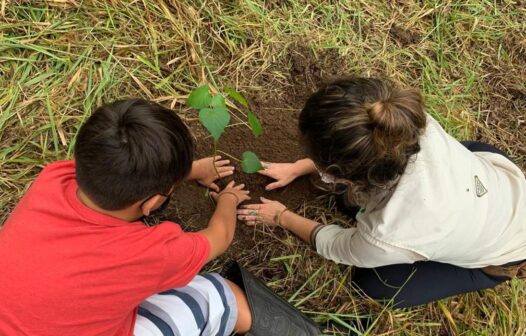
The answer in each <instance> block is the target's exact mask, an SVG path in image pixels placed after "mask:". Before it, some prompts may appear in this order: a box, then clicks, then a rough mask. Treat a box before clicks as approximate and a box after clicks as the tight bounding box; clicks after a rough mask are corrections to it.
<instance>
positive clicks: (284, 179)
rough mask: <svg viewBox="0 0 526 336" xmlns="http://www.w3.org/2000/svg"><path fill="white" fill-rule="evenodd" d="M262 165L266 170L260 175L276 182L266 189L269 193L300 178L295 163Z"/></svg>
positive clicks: (267, 163) (260, 172)
mask: <svg viewBox="0 0 526 336" xmlns="http://www.w3.org/2000/svg"><path fill="white" fill-rule="evenodd" d="M261 164H262V165H263V168H264V169H263V170H260V171H258V173H259V174H261V175H265V176H268V177H270V178H273V179H274V180H276V182H273V183H270V184H268V185H267V186H266V187H265V189H266V190H267V191H270V190H274V189H277V188H282V187H284V186H286V185H288V184H290V183H291V182H292V181H294V180H295V179H296V178H297V177H299V176H300V174H299V172H298V170H297V169H296V164H295V163H273V162H261Z"/></svg>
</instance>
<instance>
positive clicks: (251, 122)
mask: <svg viewBox="0 0 526 336" xmlns="http://www.w3.org/2000/svg"><path fill="white" fill-rule="evenodd" d="M225 93H226V96H225V95H223V94H215V95H212V94H210V88H209V86H208V85H207V84H205V85H202V86H199V87H198V88H196V89H195V90H193V91H192V92H191V93H190V95H189V96H188V99H187V101H186V104H187V105H188V106H190V107H192V108H194V109H196V110H199V121H200V122H201V124H203V126H204V127H205V128H206V129H207V130H208V132H210V135H211V136H212V138H213V139H214V156H215V155H216V154H217V152H220V153H223V154H225V155H227V156H229V157H230V158H232V159H234V160H236V161H238V162H240V163H241V168H242V169H243V171H244V172H245V173H248V174H252V173H255V172H257V171H259V170H261V169H263V166H262V165H261V161H260V160H259V158H258V157H257V155H256V154H255V153H254V152H251V151H246V152H244V153H243V154H242V157H241V160H240V159H238V158H236V157H234V156H232V155H230V154H228V153H225V152H223V151H219V150H218V149H217V143H218V142H219V138H220V137H221V135H222V134H223V132H224V131H225V128H226V127H227V126H228V124H229V123H230V112H229V111H228V108H227V106H226V103H225V98H231V99H233V100H234V101H236V102H238V103H239V104H240V105H241V106H243V107H244V108H245V109H246V110H247V113H246V116H247V119H248V120H247V123H248V126H249V127H250V129H251V130H252V134H253V135H254V137H256V138H258V137H259V136H261V134H263V127H262V126H261V123H260V122H259V120H258V118H257V116H256V115H255V114H254V113H253V112H252V111H250V107H249V105H248V102H247V100H246V99H245V97H243V95H241V94H240V93H239V92H237V91H236V90H234V89H233V88H230V87H225Z"/></svg>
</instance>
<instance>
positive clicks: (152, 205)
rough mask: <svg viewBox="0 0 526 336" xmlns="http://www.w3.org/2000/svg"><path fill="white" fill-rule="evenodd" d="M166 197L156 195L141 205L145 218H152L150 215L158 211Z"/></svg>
mask: <svg viewBox="0 0 526 336" xmlns="http://www.w3.org/2000/svg"><path fill="white" fill-rule="evenodd" d="M164 199H165V197H164V196H162V195H154V196H152V197H150V198H149V199H147V200H146V201H145V202H143V203H142V204H141V212H142V214H143V216H150V214H151V213H152V212H153V211H154V210H155V209H157V208H158V207H159V206H161V204H162V203H163V202H164Z"/></svg>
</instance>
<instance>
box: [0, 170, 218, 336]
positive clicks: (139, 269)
mask: <svg viewBox="0 0 526 336" xmlns="http://www.w3.org/2000/svg"><path fill="white" fill-rule="evenodd" d="M76 192H77V183H76V179H75V164H74V162H73V161H60V162H55V163H53V164H50V165H48V166H47V167H46V168H45V169H44V170H43V171H42V173H41V174H40V176H39V177H38V178H37V179H36V180H35V181H34V182H33V185H32V186H31V188H30V189H29V191H28V192H27V193H26V194H25V196H24V197H23V198H22V200H21V201H20V203H19V204H18V205H17V207H16V208H15V209H14V210H13V213H12V214H11V215H10V217H9V218H8V220H7V221H6V223H5V225H4V228H3V229H2V230H0V335H3V336H4V335H5V336H22V335H32V336H33V335H39V336H68V335H75V336H79V335H82V336H88V335H97V336H104V335H107V336H117V335H118V336H121V335H126V336H128V335H132V334H133V327H134V323H135V318H136V310H137V305H138V304H139V303H141V302H142V301H143V300H144V299H146V298H147V297H149V296H151V295H153V294H155V293H157V292H160V291H164V290H167V289H169V288H175V287H181V286H184V285H186V284H187V283H188V282H190V281H191V280H192V278H193V277H194V276H195V275H196V274H197V273H198V272H199V270H200V269H201V267H202V266H203V265H204V263H205V262H206V259H207V257H208V255H209V252H210V244H209V242H208V240H207V238H206V237H205V236H203V235H201V234H198V233H185V232H183V231H182V229H181V228H180V227H179V225H177V224H175V223H172V222H164V223H162V224H160V225H157V226H154V227H147V226H145V225H144V224H142V223H140V222H133V223H130V222H126V221H123V220H120V219H117V218H114V217H110V216H107V215H104V214H101V213H98V212H96V211H94V210H91V209H90V208H88V207H86V206H85V205H84V204H83V203H81V202H80V201H79V200H78V199H77V196H76Z"/></svg>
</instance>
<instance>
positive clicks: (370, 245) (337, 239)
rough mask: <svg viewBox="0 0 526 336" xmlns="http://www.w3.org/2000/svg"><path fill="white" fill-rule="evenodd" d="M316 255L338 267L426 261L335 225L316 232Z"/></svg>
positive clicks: (365, 235) (414, 254)
mask: <svg viewBox="0 0 526 336" xmlns="http://www.w3.org/2000/svg"><path fill="white" fill-rule="evenodd" d="M316 251H317V252H318V253H319V254H320V255H321V256H323V257H325V258H327V259H329V260H332V261H334V262H337V263H339V264H345V265H354V266H357V267H365V268H372V267H379V266H385V265H392V264H412V263H414V262H416V261H420V260H425V257H423V256H421V255H420V254H418V253H415V252H413V251H411V250H408V249H405V248H401V247H397V246H393V245H391V244H388V243H385V242H382V241H380V240H378V239H375V238H374V237H372V236H369V235H367V234H364V233H362V232H360V231H359V230H358V229H357V228H347V229H345V228H342V227H340V226H338V225H328V226H326V227H324V228H323V229H321V230H320V231H319V232H318V234H317V235H316Z"/></svg>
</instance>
